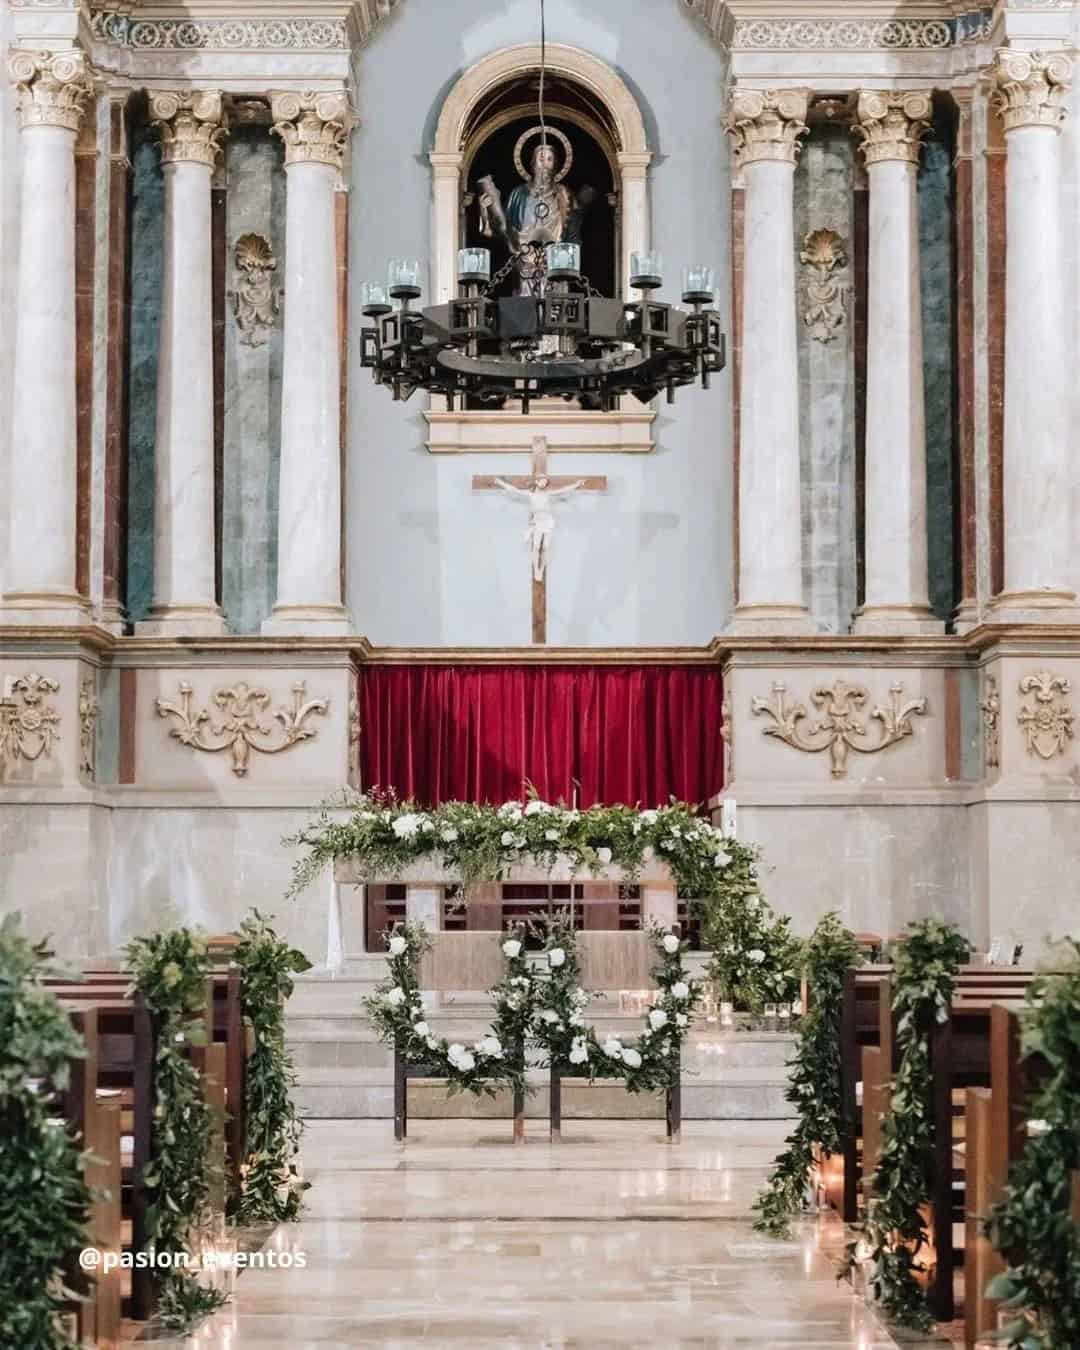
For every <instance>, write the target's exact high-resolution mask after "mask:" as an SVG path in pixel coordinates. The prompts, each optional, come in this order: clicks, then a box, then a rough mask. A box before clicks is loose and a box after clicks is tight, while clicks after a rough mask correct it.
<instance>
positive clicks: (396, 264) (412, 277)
mask: <svg viewBox="0 0 1080 1350" xmlns="http://www.w3.org/2000/svg"><path fill="white" fill-rule="evenodd" d="M386 286H387V289H388V290H389V292H390V294H391V295H392V296H393V297H394V299H395V300H414V299H415V298H416V297H417V296H418V295H419V294H420V264H419V263H418V262H417V261H416V259H415V258H391V259H390V262H389V263H388V265H387V268H386Z"/></svg>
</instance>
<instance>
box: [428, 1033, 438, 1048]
mask: <svg viewBox="0 0 1080 1350" xmlns="http://www.w3.org/2000/svg"><path fill="white" fill-rule="evenodd" d="M427 1048H428V1049H429V1050H438V1048H439V1042H438V1041H437V1040H436V1038H435V1037H434V1036H429V1037H428V1038H427Z"/></svg>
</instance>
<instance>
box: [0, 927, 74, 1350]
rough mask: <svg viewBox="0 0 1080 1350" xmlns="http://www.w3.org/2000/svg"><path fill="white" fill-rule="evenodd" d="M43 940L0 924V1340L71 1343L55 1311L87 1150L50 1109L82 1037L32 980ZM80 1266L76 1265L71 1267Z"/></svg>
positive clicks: (66, 1295)
mask: <svg viewBox="0 0 1080 1350" xmlns="http://www.w3.org/2000/svg"><path fill="white" fill-rule="evenodd" d="M46 955H47V953H46V949H45V944H44V943H43V942H42V943H34V942H32V941H31V940H30V939H29V938H28V937H26V936H25V935H24V934H23V933H22V932H21V931H20V920H19V915H18V914H8V915H5V916H4V918H3V920H2V921H0V1213H2V1214H3V1215H4V1240H3V1242H0V1345H5V1346H20V1347H28V1348H29V1347H33V1350H74V1346H75V1342H74V1341H72V1340H71V1339H70V1338H69V1337H68V1336H67V1334H66V1333H65V1331H64V1330H63V1327H62V1324H61V1321H60V1318H59V1316H58V1314H60V1312H61V1311H62V1309H63V1307H64V1305H65V1304H66V1303H70V1302H71V1301H73V1300H75V1299H77V1298H78V1297H79V1296H80V1294H79V1291H76V1290H72V1289H70V1288H68V1287H67V1285H66V1282H65V1275H66V1269H67V1267H68V1264H69V1261H70V1259H71V1258H72V1257H73V1256H74V1254H75V1253H76V1252H77V1251H78V1250H79V1249H80V1248H81V1247H84V1246H85V1245H86V1243H87V1224H88V1222H89V1218H90V1205H91V1200H92V1196H91V1191H90V1188H89V1186H88V1185H87V1182H86V1176H85V1164H86V1155H85V1153H84V1152H83V1150H82V1147H81V1141H77V1140H75V1139H73V1138H72V1136H71V1134H70V1132H69V1131H68V1130H66V1129H64V1128H63V1127H62V1124H61V1122H60V1121H59V1120H58V1119H57V1116H56V1102H57V1098H58V1096H59V1095H60V1094H61V1093H63V1092H64V1090H65V1089H66V1088H67V1086H68V1082H69V1079H70V1066H71V1061H72V1060H73V1059H82V1058H85V1054H86V1051H85V1047H84V1045H83V1041H82V1038H81V1037H80V1036H79V1035H78V1033H77V1032H76V1031H75V1029H74V1028H73V1027H72V1025H71V1022H70V1020H69V1019H68V1017H67V1015H66V1014H65V1012H64V1010H63V1008H62V1007H61V1005H60V1004H59V1003H58V1002H57V1000H56V999H55V998H54V997H53V995H52V994H51V993H49V992H48V990H47V989H45V988H43V987H42V985H41V984H40V980H41V977H42V976H43V975H44V974H45V973H46V968H45V961H46ZM75 1269H76V1270H78V1266H77V1265H76V1266H75Z"/></svg>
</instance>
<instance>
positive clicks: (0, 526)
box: [0, 0, 19, 594]
mask: <svg viewBox="0 0 1080 1350" xmlns="http://www.w3.org/2000/svg"><path fill="white" fill-rule="evenodd" d="M13 27H14V25H13V24H12V18H11V10H10V8H9V6H8V0H0V54H2V56H3V60H4V65H5V67H6V65H7V52H8V48H9V46H10V44H11V40H12V35H13ZM18 135H19V131H18V127H17V126H16V124H15V93H14V90H13V88H12V85H11V81H10V80H9V79H8V78H7V73H6V69H5V71H4V72H3V75H2V77H0V594H2V593H3V589H4V574H5V572H6V570H7V548H8V514H9V513H8V507H7V504H8V503H10V502H11V500H12V498H13V496H14V493H13V492H12V483H11V380H12V361H13V359H14V343H15V322H14V320H15V277H16V268H17V264H18V257H19V229H18V226H19V159H18V149H19V142H18Z"/></svg>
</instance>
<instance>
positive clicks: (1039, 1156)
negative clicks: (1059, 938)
mask: <svg viewBox="0 0 1080 1350" xmlns="http://www.w3.org/2000/svg"><path fill="white" fill-rule="evenodd" d="M1065 948H1066V950H1065V960H1064V961H1062V963H1061V965H1060V966H1059V967H1058V969H1060V970H1061V972H1062V973H1060V974H1058V975H1054V976H1042V977H1040V978H1038V979H1037V980H1035V981H1034V982H1033V983H1032V986H1031V988H1030V989H1029V991H1028V1006H1027V1007H1026V1009H1025V1011H1024V1014H1023V1019H1022V1032H1021V1038H1022V1039H1021V1049H1022V1052H1023V1054H1024V1056H1025V1058H1031V1059H1033V1058H1038V1059H1039V1060H1041V1066H1040V1067H1041V1069H1042V1073H1041V1074H1040V1078H1041V1086H1040V1088H1039V1090H1038V1091H1037V1092H1036V1094H1035V1096H1034V1099H1033V1100H1032V1101H1031V1103H1030V1104H1029V1110H1030V1113H1031V1116H1032V1117H1033V1118H1034V1119H1035V1120H1038V1122H1039V1127H1038V1129H1037V1130H1036V1131H1033V1132H1032V1135H1031V1137H1030V1138H1029V1140H1028V1142H1027V1145H1026V1147H1025V1149H1024V1152H1023V1154H1022V1156H1021V1157H1020V1159H1019V1160H1018V1161H1017V1163H1016V1164H1015V1165H1014V1167H1013V1169H1012V1172H1011V1173H1010V1176H1009V1181H1008V1185H1007V1187H1006V1189H1005V1192H1004V1195H1003V1197H1002V1199H1001V1200H1000V1201H999V1203H998V1204H996V1205H995V1206H994V1208H993V1209H992V1210H991V1213H990V1215H989V1219H988V1221H987V1224H986V1233H987V1236H988V1237H989V1238H990V1240H991V1241H992V1242H993V1244H994V1246H995V1247H996V1248H997V1250H998V1251H999V1252H1000V1253H1001V1255H1002V1257H1003V1258H1004V1260H1005V1262H1006V1265H1007V1269H1006V1270H1005V1271H1004V1272H1003V1273H1002V1274H1000V1275H998V1276H997V1277H996V1278H995V1279H994V1280H993V1281H991V1284H990V1286H989V1288H988V1289H987V1291H986V1292H987V1297H989V1298H993V1299H1000V1300H1002V1302H1003V1304H1004V1307H1005V1310H1007V1311H1008V1312H1010V1313H1011V1314H1012V1317H1011V1320H1010V1321H1009V1323H1008V1324H1007V1325H1006V1327H1005V1328H1004V1329H1003V1331H1002V1332H1000V1333H999V1339H1000V1340H1001V1341H1002V1342H1003V1343H1004V1344H1007V1345H1008V1346H1010V1347H1016V1348H1017V1350H1072V1348H1073V1347H1075V1346H1078V1345H1080V1225H1078V1224H1077V1221H1076V1217H1075V1215H1074V1214H1072V1213H1070V1200H1071V1197H1072V1194H1073V1191H1072V1187H1073V1186H1074V1185H1078V1184H1080V1183H1078V1182H1076V1181H1075V1178H1076V1177H1077V1175H1078V1174H1080V942H1077V941H1076V940H1072V941H1070V942H1068V943H1067V944H1065ZM1055 964H1056V963H1055Z"/></svg>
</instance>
